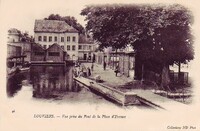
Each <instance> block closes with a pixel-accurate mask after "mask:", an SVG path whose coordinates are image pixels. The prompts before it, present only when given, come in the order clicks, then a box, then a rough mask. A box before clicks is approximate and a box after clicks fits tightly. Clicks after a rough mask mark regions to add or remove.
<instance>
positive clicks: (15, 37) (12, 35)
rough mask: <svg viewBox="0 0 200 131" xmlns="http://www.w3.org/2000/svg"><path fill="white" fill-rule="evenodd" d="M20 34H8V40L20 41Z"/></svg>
mask: <svg viewBox="0 0 200 131" xmlns="http://www.w3.org/2000/svg"><path fill="white" fill-rule="evenodd" d="M19 41H20V39H19V34H8V42H19Z"/></svg>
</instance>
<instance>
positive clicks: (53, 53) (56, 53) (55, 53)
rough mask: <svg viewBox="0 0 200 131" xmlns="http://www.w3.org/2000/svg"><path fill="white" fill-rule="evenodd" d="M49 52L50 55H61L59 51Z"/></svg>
mask: <svg viewBox="0 0 200 131" xmlns="http://www.w3.org/2000/svg"><path fill="white" fill-rule="evenodd" d="M48 54H49V56H59V55H60V53H59V52H49V53H48Z"/></svg>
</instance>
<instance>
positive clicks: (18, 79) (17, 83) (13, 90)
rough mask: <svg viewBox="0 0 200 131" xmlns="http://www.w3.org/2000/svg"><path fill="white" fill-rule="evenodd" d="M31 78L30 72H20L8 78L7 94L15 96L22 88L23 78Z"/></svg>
mask: <svg viewBox="0 0 200 131" xmlns="http://www.w3.org/2000/svg"><path fill="white" fill-rule="evenodd" d="M27 78H29V73H27V72H26V73H18V74H16V75H14V76H12V77H8V78H7V90H6V91H7V96H8V97H13V96H14V95H15V94H17V92H18V91H19V90H21V88H22V82H23V80H26V79H27Z"/></svg>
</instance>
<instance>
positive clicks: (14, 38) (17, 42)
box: [7, 28, 31, 62]
mask: <svg viewBox="0 0 200 131" xmlns="http://www.w3.org/2000/svg"><path fill="white" fill-rule="evenodd" d="M20 35H21V32H20V31H19V30H17V29H15V28H12V29H10V30H8V42H7V44H8V48H7V49H8V57H9V55H10V54H12V52H15V51H13V50H12V48H13V49H14V48H21V49H20V50H21V51H20V52H21V54H20V55H21V56H23V59H24V61H27V62H29V61H30V59H31V58H30V57H31V42H30V41H22V40H21V36H20ZM11 46H13V47H11ZM18 50H19V49H18ZM18 56H19V55H18Z"/></svg>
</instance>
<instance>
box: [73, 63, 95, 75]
mask: <svg viewBox="0 0 200 131" xmlns="http://www.w3.org/2000/svg"><path fill="white" fill-rule="evenodd" d="M93 69H94V65H93V63H92V65H91V68H90V67H87V68H86V67H85V65H84V64H78V66H75V68H74V69H73V74H74V76H75V77H80V76H83V77H89V76H91V71H93Z"/></svg>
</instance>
